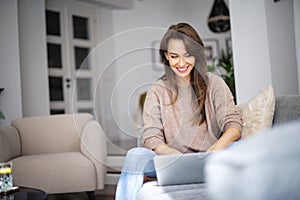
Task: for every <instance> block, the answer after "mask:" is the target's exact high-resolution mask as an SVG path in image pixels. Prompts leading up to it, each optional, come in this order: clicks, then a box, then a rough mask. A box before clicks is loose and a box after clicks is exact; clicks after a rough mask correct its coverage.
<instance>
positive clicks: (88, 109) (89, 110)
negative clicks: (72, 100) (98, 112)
mask: <svg viewBox="0 0 300 200" xmlns="http://www.w3.org/2000/svg"><path fill="white" fill-rule="evenodd" d="M78 112H79V113H90V114H92V115H93V114H94V111H93V109H92V108H79V109H78Z"/></svg>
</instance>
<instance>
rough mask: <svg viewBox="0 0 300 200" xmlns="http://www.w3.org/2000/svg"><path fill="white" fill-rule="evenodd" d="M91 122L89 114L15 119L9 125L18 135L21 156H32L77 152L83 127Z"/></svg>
mask: <svg viewBox="0 0 300 200" xmlns="http://www.w3.org/2000/svg"><path fill="white" fill-rule="evenodd" d="M91 120H92V115H90V114H80V115H74V114H69V115H52V116H51V117H49V116H37V117H28V118H22V119H15V120H13V121H12V123H11V124H12V126H14V127H15V128H16V129H17V130H18V132H19V134H20V139H21V148H22V149H21V152H22V155H32V154H43V153H58V152H69V151H79V149H80V139H79V138H80V134H81V132H82V130H83V126H84V125H85V124H86V123H87V122H88V121H91ZM62 133H63V134H62ZM65 141H68V142H65Z"/></svg>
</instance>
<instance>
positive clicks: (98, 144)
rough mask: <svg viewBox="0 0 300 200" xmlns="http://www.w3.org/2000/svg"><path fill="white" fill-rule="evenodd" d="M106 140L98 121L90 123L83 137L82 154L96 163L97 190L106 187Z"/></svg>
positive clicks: (84, 130)
mask: <svg viewBox="0 0 300 200" xmlns="http://www.w3.org/2000/svg"><path fill="white" fill-rule="evenodd" d="M105 138H106V136H105V134H104V132H103V130H102V128H101V126H100V124H99V123H98V122H97V121H90V122H88V123H87V124H86V125H85V127H84V129H83V131H82V135H81V143H80V148H81V152H82V153H83V155H85V156H86V157H88V158H89V159H90V160H91V161H92V162H93V163H94V165H95V168H96V172H97V187H96V190H98V189H103V188H104V185H105V176H106V159H107V150H106V140H105Z"/></svg>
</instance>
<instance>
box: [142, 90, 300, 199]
mask: <svg viewBox="0 0 300 200" xmlns="http://www.w3.org/2000/svg"><path fill="white" fill-rule="evenodd" d="M299 119H300V96H280V97H276V98H275V111H274V115H273V120H272V127H271V128H269V129H266V130H263V131H261V133H259V134H258V133H257V134H255V135H253V136H252V137H249V138H248V139H244V140H243V141H241V142H240V143H238V145H236V146H233V147H232V148H229V149H226V150H225V151H222V152H217V153H215V154H214V155H212V156H211V157H209V159H208V161H207V163H206V167H205V177H206V182H205V183H199V184H185V185H171V186H159V185H158V184H157V182H156V181H151V182H146V183H144V184H143V186H142V188H141V190H140V191H139V193H138V195H137V200H160V199H164V200H181V199H189V200H193V199H194V200H208V199H213V200H215V199H217V200H218V199H220V200H221V199H222V200H223V199H233V200H234V199H256V200H257V199H280V198H281V199H300V192H299V190H298V191H297V192H295V191H294V193H297V194H296V196H295V195H294V196H288V195H286V193H287V192H289V191H290V190H289V189H287V187H289V186H291V185H289V183H288V182H283V183H284V184H286V185H287V187H286V188H284V187H281V188H279V189H278V188H277V190H278V191H279V192H280V191H281V193H283V194H284V196H283V195H281V196H280V195H278V197H280V198H276V197H274V195H273V196H272V198H267V197H270V196H264V195H263V194H266V193H267V194H269V195H270V194H272V193H274V190H273V188H272V187H273V186H270V182H266V184H256V182H255V181H256V179H255V178H252V179H253V181H252V183H253V185H251V186H248V185H247V182H248V179H247V178H249V177H250V179H251V177H255V175H256V176H258V177H264V178H265V179H266V180H268V179H270V180H271V179H272V178H270V176H271V177H273V176H274V174H267V173H265V171H263V170H262V169H265V168H263V167H262V166H259V167H258V169H257V171H255V172H253V173H252V174H251V173H249V174H250V175H252V176H250V175H249V176H248V177H246V176H245V177H244V176H243V175H244V174H247V173H245V172H249V171H250V172H251V170H252V169H256V168H254V167H253V166H256V164H257V163H264V162H263V161H262V160H266V162H265V163H266V165H268V167H270V163H268V162H267V161H268V158H269V157H270V155H273V154H272V152H273V151H271V149H272V148H274V146H276V145H278V146H277V149H279V151H281V154H283V157H287V158H289V157H290V154H294V156H295V152H298V155H299V154H300V145H298V146H299V148H298V147H295V146H294V149H292V150H293V152H292V153H291V151H289V150H287V149H288V146H289V144H287V142H285V143H284V142H283V144H285V145H280V144H278V141H280V139H281V140H282V141H284V139H283V138H285V137H284V135H283V134H284V133H285V132H288V130H290V129H291V130H297V127H295V126H298V130H300V121H298V120H299ZM292 122H293V123H292ZM290 123H292V125H290ZM285 126H287V127H285ZM290 126H292V127H290ZM269 132H271V133H273V132H274V135H272V134H268V133H269ZM278 132H283V133H279V134H278ZM294 132H295V131H294ZM280 137H281V138H280ZM294 138H298V141H297V142H298V143H299V141H300V135H299V134H297V133H296V134H295V133H294ZM276 142H277V143H276ZM261 143H263V144H261ZM258 144H259V145H258ZM247 147H248V149H247ZM249 148H250V149H249ZM252 149H255V151H252ZM266 152H267V153H266ZM284 153H286V154H288V155H287V156H286V155H285V154H284ZM269 154H270V155H269ZM234 155H236V157H235V156H234ZM276 155H277V154H275V155H273V157H274V159H275V158H276V159H279V158H278V156H277V157H276ZM246 156H248V157H247V158H248V160H246V161H248V163H249V165H246V163H247V162H246V161H245V160H243V158H245V157H246ZM271 157H272V156H271ZM298 157H299V156H298ZM251 159H252V160H251ZM259 159H260V160H259ZM293 160H296V164H295V165H296V167H297V166H298V169H299V168H300V157H299V159H294V158H293ZM250 161H252V162H250ZM271 164H272V165H271V166H273V165H274V166H275V165H277V164H278V161H276V162H273V163H271ZM284 164H288V163H284ZM295 165H293V169H294V168H295ZM237 166H238V167H237ZM284 166H285V165H284ZM236 167H237V168H236ZM249 168H250V169H249ZM267 169H269V168H267ZM272 169H273V168H272ZM247 170H248V171H247ZM272 172H273V171H272ZM292 172H295V171H291V173H292ZM260 173H261V174H260ZM297 174H298V172H297ZM263 175H264V176H263ZM267 175H269V176H267ZM290 176H295V174H291V175H290ZM241 177H244V179H242V178H241ZM287 177H289V176H287ZM297 178H298V179H297V182H295V181H294V182H292V184H293V185H292V186H293V187H290V188H296V187H298V188H300V176H299V175H297ZM252 179H251V180H252ZM282 180H285V181H286V179H284V178H282ZM276 181H277V182H276ZM276 181H274V183H275V184H274V183H272V185H276V183H278V179H276ZM250 182H251V181H250ZM260 183H262V182H260ZM264 183H265V182H264ZM268 184H269V185H268ZM281 185H282V184H281ZM242 186H243V187H242ZM251 187H252V188H251ZM225 188H226V189H225ZM236 188H238V190H237V189H236ZM275 188H276V187H275ZM280 189H281V190H280ZM294 190H295V189H294ZM258 191H260V193H259V192H258ZM274 194H275V193H274ZM276 194H278V192H277V193H276ZM290 194H291V193H290ZM255 195H256V196H255ZM297 195H298V196H297ZM283 197H285V198H283ZM288 197H291V198H288ZM295 197H296V198H295Z"/></svg>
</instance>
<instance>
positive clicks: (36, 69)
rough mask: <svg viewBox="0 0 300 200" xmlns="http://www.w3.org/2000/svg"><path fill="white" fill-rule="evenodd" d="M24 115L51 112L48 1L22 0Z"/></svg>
mask: <svg viewBox="0 0 300 200" xmlns="http://www.w3.org/2000/svg"><path fill="white" fill-rule="evenodd" d="M18 8H19V13H18V16H19V36H20V38H19V41H20V64H21V83H22V97H23V98H22V104H23V116H24V117H27V116H35V115H47V114H49V108H50V107H49V89H48V88H49V87H48V67H47V47H46V44H47V40H46V29H45V27H46V25H45V21H46V20H45V2H44V1H36V0H21V1H18Z"/></svg>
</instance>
